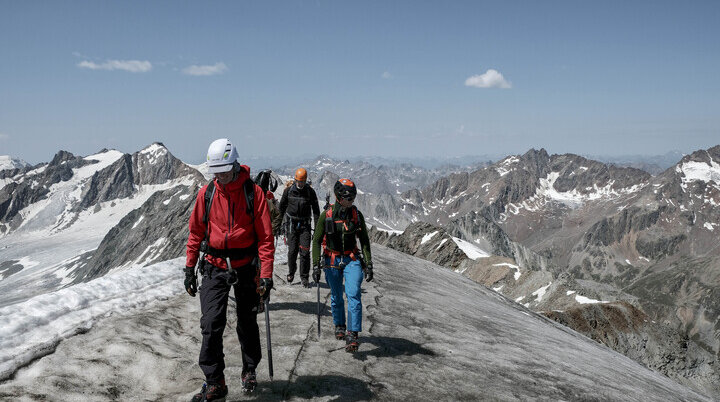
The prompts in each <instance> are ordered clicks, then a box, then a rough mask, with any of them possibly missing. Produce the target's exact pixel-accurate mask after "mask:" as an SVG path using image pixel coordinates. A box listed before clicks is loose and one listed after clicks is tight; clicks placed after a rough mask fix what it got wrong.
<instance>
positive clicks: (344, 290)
mask: <svg viewBox="0 0 720 402" xmlns="http://www.w3.org/2000/svg"><path fill="white" fill-rule="evenodd" d="M333 190H334V192H335V199H336V200H337V202H336V203H335V204H334V205H331V206H330V207H329V208H328V209H326V210H325V213H324V214H322V215H321V216H320V219H319V220H318V222H317V225H316V227H315V236H314V237H313V244H312V257H313V280H314V281H315V283H318V282H320V268H321V267H324V268H325V280H326V281H327V283H328V285H330V306H331V311H332V317H333V323H334V324H335V337H336V338H337V339H338V340H342V339H345V350H346V351H348V352H355V351H357V349H358V346H359V345H360V343H359V341H358V332H360V331H362V302H361V299H360V297H361V294H362V292H361V290H360V285H361V284H362V280H363V275H364V277H365V281H366V282H370V281H372V280H373V264H372V255H371V254H370V237H369V236H368V230H367V227H366V226H365V218H364V217H363V214H362V213H361V212H360V211H359V210H358V209H357V207H355V206H354V205H353V202H354V201H355V196H356V195H357V188H356V187H355V183H353V182H352V181H351V180H349V179H340V180H338V181H337V182H336V183H335V186H334V188H333ZM323 240H324V244H323ZM358 240H359V241H360V247H358ZM322 246H324V248H323V250H322V254H321V253H320V248H321V247H322ZM343 282H344V283H343ZM343 294H345V295H347V299H348V309H347V326H346V325H345V323H346V321H345V302H344V300H343ZM346 329H347V332H346Z"/></svg>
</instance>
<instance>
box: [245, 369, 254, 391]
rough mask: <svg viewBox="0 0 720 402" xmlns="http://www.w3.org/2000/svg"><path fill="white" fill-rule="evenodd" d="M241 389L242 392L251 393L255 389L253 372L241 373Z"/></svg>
mask: <svg viewBox="0 0 720 402" xmlns="http://www.w3.org/2000/svg"><path fill="white" fill-rule="evenodd" d="M242 387H243V389H242V390H243V392H247V393H250V392H253V391H255V387H257V376H256V375H255V370H248V371H243V373H242Z"/></svg>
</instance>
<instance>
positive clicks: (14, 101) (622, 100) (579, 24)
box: [0, 0, 720, 163]
mask: <svg viewBox="0 0 720 402" xmlns="http://www.w3.org/2000/svg"><path fill="white" fill-rule="evenodd" d="M0 10H1V11H0V55H1V56H0V57H1V58H0V154H10V155H13V156H18V157H21V158H23V159H25V160H26V161H28V162H31V163H37V162H41V161H48V160H49V159H50V158H51V157H52V155H53V154H54V153H55V152H56V151H57V150H59V149H65V150H68V151H71V152H73V153H76V154H80V155H88V154H91V153H94V152H95V151H97V150H99V149H101V148H103V147H107V148H116V149H119V150H121V151H124V152H134V151H137V150H139V149H141V148H142V147H144V146H146V145H148V144H150V143H151V142H153V141H162V142H163V143H164V144H165V145H166V146H168V148H170V150H171V151H172V152H173V153H174V154H175V155H177V156H178V157H180V158H181V159H183V160H185V161H187V162H193V163H197V162H200V161H201V160H202V159H203V158H204V154H205V151H206V149H207V146H208V144H209V143H210V142H211V141H212V140H213V139H215V138H220V137H228V138H230V139H232V140H233V141H235V142H236V143H237V144H238V145H239V147H238V148H239V150H240V155H241V157H243V156H244V157H251V156H268V155H295V154H312V155H315V154H320V153H325V154H331V155H336V156H345V155H347V156H350V155H352V156H357V155H380V156H390V157H391V156H416V155H417V156H436V157H443V156H461V155H474V154H511V153H523V152H525V151H526V150H527V149H529V148H532V147H534V148H540V147H544V148H546V149H547V150H548V151H549V152H551V153H565V152H572V153H579V154H595V155H598V154H605V155H620V154H662V153H665V152H667V151H670V150H680V151H685V152H689V151H692V150H695V149H700V148H708V147H710V146H713V145H717V144H719V143H720V78H719V76H718V74H719V73H718V72H720V24H718V23H717V21H720V2H712V1H710V2H700V1H692V2H662V1H647V2H640V1H636V2H626V1H617V2H614V1H607V2H590V1H568V2H561V1H543V2H539V1H510V2H481V1H468V2H461V1H458V2H441V1H408V2H405V1H391V2H387V1H382V2H381V1H362V2H338V1H286V2H275V1H263V2H259V1H258V2H250V1H232V2H222V1H212V2H163V1H150V2H148V1H142V2H140V1H122V2H109V1H87V2H79V1H73V2H39V1H10V0H0Z"/></svg>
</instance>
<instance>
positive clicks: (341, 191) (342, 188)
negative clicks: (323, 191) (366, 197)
mask: <svg viewBox="0 0 720 402" xmlns="http://www.w3.org/2000/svg"><path fill="white" fill-rule="evenodd" d="M333 190H334V192H335V198H337V199H341V198H342V199H345V200H348V199H355V196H356V195H357V187H355V183H353V182H352V180H350V179H340V180H338V181H336V182H335V187H334V188H333Z"/></svg>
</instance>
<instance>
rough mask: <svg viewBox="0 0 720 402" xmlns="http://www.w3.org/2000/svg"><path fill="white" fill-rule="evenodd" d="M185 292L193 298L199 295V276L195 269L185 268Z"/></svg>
mask: <svg viewBox="0 0 720 402" xmlns="http://www.w3.org/2000/svg"><path fill="white" fill-rule="evenodd" d="M184 271H185V291H187V292H188V294H189V295H190V296H192V297H195V294H196V293H197V275H195V267H185V270H184Z"/></svg>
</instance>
